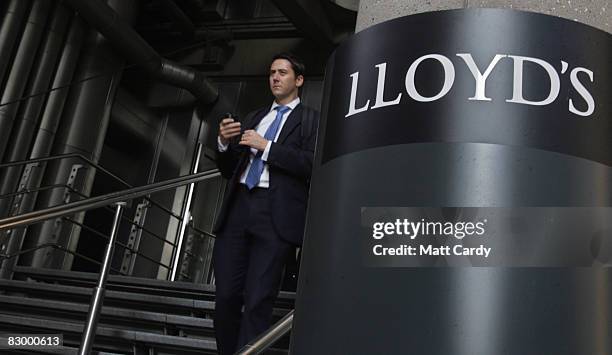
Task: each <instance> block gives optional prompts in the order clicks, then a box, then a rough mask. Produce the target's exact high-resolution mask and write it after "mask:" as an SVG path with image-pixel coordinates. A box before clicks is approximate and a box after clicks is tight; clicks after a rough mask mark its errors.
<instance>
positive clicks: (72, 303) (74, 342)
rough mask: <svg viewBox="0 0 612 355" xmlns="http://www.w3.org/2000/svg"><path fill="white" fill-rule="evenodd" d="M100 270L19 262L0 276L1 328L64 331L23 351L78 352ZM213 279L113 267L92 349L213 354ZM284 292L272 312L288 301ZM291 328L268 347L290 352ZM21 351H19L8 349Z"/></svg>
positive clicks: (284, 309)
mask: <svg viewBox="0 0 612 355" xmlns="http://www.w3.org/2000/svg"><path fill="white" fill-rule="evenodd" d="M98 277H99V275H98V274H93V273H86V272H74V271H61V270H52V269H38V268H37V269H34V268H28V267H20V266H17V267H15V269H14V276H13V279H12V280H3V279H0V333H25V334H36V333H40V334H63V339H64V347H63V348H61V349H48V350H40V351H34V350H24V351H23V352H21V353H23V354H77V350H78V348H79V345H80V342H81V336H82V333H83V324H84V322H85V319H86V315H87V311H88V307H89V303H90V301H91V296H92V289H93V288H94V287H95V285H96V282H97V279H98ZM214 292H215V289H214V286H213V285H204V284H193V283H187V282H169V281H164V280H152V279H143V278H136V277H128V276H119V275H110V276H109V278H108V281H107V284H106V297H105V299H104V304H103V307H102V310H101V314H100V320H99V322H98V327H97V331H96V337H95V343H94V346H93V350H94V352H93V353H95V354H135V355H139V354H156V355H166V354H186V355H189V354H216V353H217V352H216V344H215V340H214V329H213V323H212V316H213V314H214V311H215V303H214ZM294 300H295V294H294V293H289V292H281V294H280V295H279V297H278V299H277V302H276V305H275V308H274V319H275V320H277V319H279V318H281V317H282V316H284V315H285V314H286V313H288V312H289V311H290V310H291V309H293V305H294ZM288 345H289V340H288V336H285V337H283V338H282V339H281V340H280V341H279V342H278V343H277V344H276V345H274V346H273V347H272V349H269V350H268V352H267V353H266V354H287V349H288ZM13 353H19V352H13Z"/></svg>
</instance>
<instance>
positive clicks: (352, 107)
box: [344, 72, 370, 117]
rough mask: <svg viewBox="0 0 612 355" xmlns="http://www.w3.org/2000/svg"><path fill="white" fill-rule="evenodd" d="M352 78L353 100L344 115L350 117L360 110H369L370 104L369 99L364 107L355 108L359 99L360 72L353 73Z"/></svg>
mask: <svg viewBox="0 0 612 355" xmlns="http://www.w3.org/2000/svg"><path fill="white" fill-rule="evenodd" d="M351 78H353V83H352V85H351V102H350V103H349V111H348V113H347V114H346V115H345V116H344V117H349V116H352V115H354V114H357V113H359V112H363V111H367V110H368V106H370V100H368V101H367V102H366V104H365V105H364V106H363V107H361V108H358V109H356V108H355V100H357V84H358V82H359V72H355V73H353V74H351Z"/></svg>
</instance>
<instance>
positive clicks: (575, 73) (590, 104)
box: [569, 67, 595, 117]
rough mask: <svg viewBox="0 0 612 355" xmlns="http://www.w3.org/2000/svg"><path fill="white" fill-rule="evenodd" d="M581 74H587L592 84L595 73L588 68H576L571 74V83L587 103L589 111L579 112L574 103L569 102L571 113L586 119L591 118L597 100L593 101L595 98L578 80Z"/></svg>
mask: <svg viewBox="0 0 612 355" xmlns="http://www.w3.org/2000/svg"><path fill="white" fill-rule="evenodd" d="M579 72H583V73H587V75H588V76H589V79H591V82H593V72H592V71H590V70H588V69H586V68H580V67H578V68H574V69H572V71H571V72H570V81H571V82H572V85H573V86H574V89H576V91H578V93H579V94H580V95H581V96H582V98H583V99H584V101H586V103H587V110H586V111H578V109H576V107H575V106H574V102H573V101H572V99H570V100H569V110H570V112H571V113H575V114H577V115H579V116H585V117H586V116H590V115H591V114H593V112H594V111H595V100H593V96H592V95H591V93H590V92H588V91H587V89H586V88H585V87H584V85H582V83H581V82H580V81H579V80H578V73H579Z"/></svg>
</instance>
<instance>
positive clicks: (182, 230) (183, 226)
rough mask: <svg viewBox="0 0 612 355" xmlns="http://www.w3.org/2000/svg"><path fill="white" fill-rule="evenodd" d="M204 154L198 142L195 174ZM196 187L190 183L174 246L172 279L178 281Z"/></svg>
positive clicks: (194, 166)
mask: <svg viewBox="0 0 612 355" xmlns="http://www.w3.org/2000/svg"><path fill="white" fill-rule="evenodd" d="M201 154H202V143H200V142H198V145H197V148H196V157H195V160H194V161H193V164H192V166H191V173H192V174H195V173H196V172H197V171H198V168H199V166H200V156H201ZM194 187H195V183H193V182H192V183H191V184H189V186H188V187H187V198H186V199H185V204H184V205H183V219H182V220H181V227H180V230H179V234H178V241H177V243H176V246H175V247H174V252H173V253H172V271H171V273H170V281H176V273H177V271H178V263H179V260H180V258H181V248H182V247H183V239H184V238H185V230H186V229H187V225H188V224H189V218H190V217H191V201H192V198H193V189H194Z"/></svg>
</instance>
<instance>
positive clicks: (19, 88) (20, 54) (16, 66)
mask: <svg viewBox="0 0 612 355" xmlns="http://www.w3.org/2000/svg"><path fill="white" fill-rule="evenodd" d="M50 6H51V2H50V1H48V0H37V1H35V2H34V6H32V11H30V15H29V17H28V22H27V24H26V26H25V29H24V31H23V36H22V37H21V42H20V43H19V48H18V49H17V54H16V55H15V59H14V60H13V66H12V68H11V72H10V73H9V77H8V79H7V82H6V87H5V89H4V93H3V94H2V100H1V101H0V104H2V103H7V102H12V101H15V100H16V99H19V98H20V97H21V96H22V95H23V91H24V89H25V85H26V83H27V82H28V77H29V75H30V70H31V69H32V63H33V62H34V58H35V57H36V55H35V54H36V51H37V50H38V47H39V44H40V41H41V38H42V33H43V30H44V28H45V23H46V22H47V16H48V13H49V8H50ZM18 108H19V102H18V101H17V102H12V103H10V104H6V105H3V106H0V157H2V156H4V151H5V149H6V147H7V145H8V141H9V137H10V136H11V131H12V128H13V122H14V120H15V114H16V113H17V109H18Z"/></svg>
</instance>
